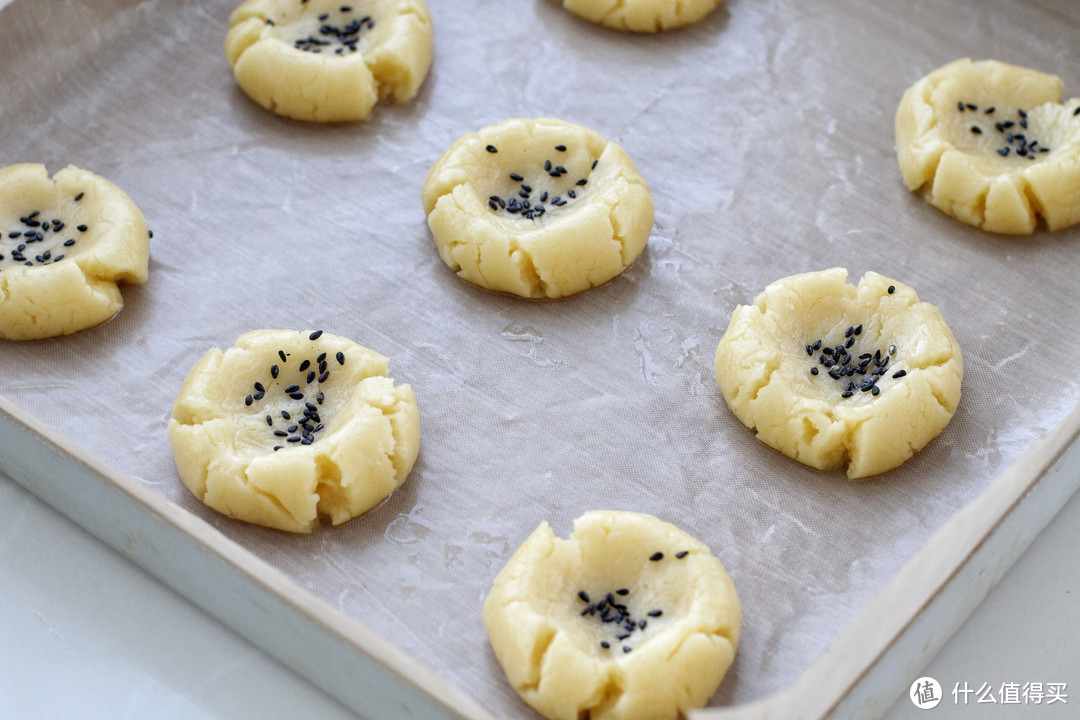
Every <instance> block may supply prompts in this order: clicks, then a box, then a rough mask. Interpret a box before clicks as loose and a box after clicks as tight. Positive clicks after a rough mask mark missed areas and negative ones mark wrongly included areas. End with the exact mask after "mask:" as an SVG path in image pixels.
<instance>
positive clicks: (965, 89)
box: [896, 59, 1080, 235]
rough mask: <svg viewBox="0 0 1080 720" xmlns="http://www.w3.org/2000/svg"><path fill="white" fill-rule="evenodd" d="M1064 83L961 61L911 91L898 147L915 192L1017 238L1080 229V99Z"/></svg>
mask: <svg viewBox="0 0 1080 720" xmlns="http://www.w3.org/2000/svg"><path fill="white" fill-rule="evenodd" d="M1061 97H1062V82H1061V78H1059V77H1057V76H1055V75H1048V74H1046V73H1041V72H1038V71H1035V70H1029V69H1027V68H1022V67H1017V66H1015V65H1007V64H1005V63H1001V62H996V61H993V60H983V61H981V62H972V61H971V60H968V59H964V60H957V61H955V62H952V63H949V64H948V65H946V66H944V67H942V68H939V69H937V70H935V71H934V72H932V73H930V74H929V75H927V76H926V77H925V78H923V79H922V80H920V81H919V82H917V83H915V84H914V85H913V86H911V88H909V89H908V90H907V92H905V93H904V97H903V99H902V100H901V101H900V107H899V109H898V110H897V112H896V149H897V155H898V158H899V161H900V172H901V174H902V175H903V178H904V182H905V183H906V184H907V186H908V188H909V189H910V190H912V191H914V192H917V193H919V194H920V195H922V196H923V197H924V198H925V199H926V201H927V202H929V203H930V204H931V205H933V206H934V207H936V208H938V209H939V210H941V211H942V212H945V213H947V214H949V215H952V216H953V217H955V218H956V219H957V220H959V221H960V222H963V223H966V224H968V225H972V226H974V227H977V228H982V229H983V230H986V231H988V232H994V233H1004V234H1011V235H1022V234H1028V233H1031V232H1033V231H1034V230H1035V228H1036V227H1037V225H1038V220H1039V218H1040V217H1041V218H1042V220H1043V222H1044V223H1045V225H1046V227H1047V228H1048V229H1050V230H1060V229H1062V228H1066V227H1069V226H1071V225H1075V224H1076V223H1077V222H1080V99H1076V98H1074V99H1072V100H1069V101H1068V102H1066V103H1064V104H1062V102H1061Z"/></svg>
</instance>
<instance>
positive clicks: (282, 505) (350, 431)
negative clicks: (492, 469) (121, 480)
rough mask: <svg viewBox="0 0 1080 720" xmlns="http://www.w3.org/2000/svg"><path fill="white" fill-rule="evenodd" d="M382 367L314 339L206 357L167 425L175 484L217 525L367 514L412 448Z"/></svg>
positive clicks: (274, 340)
mask: <svg viewBox="0 0 1080 720" xmlns="http://www.w3.org/2000/svg"><path fill="white" fill-rule="evenodd" d="M388 364H389V361H388V360H387V359H386V358H385V357H383V356H382V355H379V354H378V353H375V352H373V351H371V350H368V349H367V348H364V347H361V346H359V345H357V344H356V343H354V342H352V341H350V340H346V339H345V338H341V337H335V336H333V335H328V334H323V333H322V332H321V331H316V332H306V331H305V332H295V331H293V330H256V331H254V332H250V333H247V334H245V335H242V336H241V337H240V339H238V340H237V341H236V346H235V347H233V348H230V349H229V350H228V351H226V352H224V353H223V352H221V351H220V350H218V349H216V348H215V349H212V350H210V351H209V352H207V353H206V355H204V356H203V357H202V359H201V360H199V362H198V363H196V364H195V367H194V368H192V370H191V373H190V374H189V375H188V377H187V379H186V380H185V381H184V384H183V387H181V388H180V394H179V395H178V396H177V398H176V402H175V404H174V405H173V409H172V417H171V418H170V420H169V439H170V440H171V441H172V448H173V455H174V457H175V458H176V467H177V469H178V470H179V472H180V479H181V480H183V481H184V484H185V485H187V487H188V489H190V490H191V492H192V493H194V494H195V497H197V498H198V499H199V500H201V501H202V502H204V503H206V504H207V505H208V506H210V507H211V508H213V509H214V510H217V511H218V512H220V513H223V514H225V515H228V516H229V517H233V518H237V519H239V520H246V521H247V522H251V523H256V524H258V525H265V526H267V527H272V528H277V529H279V530H288V531H290V532H297V533H304V532H310V531H311V530H312V528H313V527H314V526H315V524H316V518H317V516H319V515H322V516H325V517H328V518H329V519H330V521H331V522H332V523H333V524H334V525H339V524H341V523H343V522H345V521H346V520H350V519H352V518H354V517H356V516H357V515H360V514H362V513H365V512H367V511H368V510H370V509H371V508H373V507H375V505H377V504H378V503H379V502H380V501H382V500H383V498H385V497H386V496H387V495H389V494H390V493H391V492H393V491H394V490H395V489H397V488H398V486H400V485H401V483H402V482H404V481H405V478H406V476H407V475H408V474H409V471H410V470H411V469H412V466H413V462H414V461H415V460H416V454H417V452H418V450H419V448H420V415H419V411H418V410H417V407H416V399H415V397H414V396H413V391H412V389H411V388H410V387H409V386H408V385H398V386H396V387H395V386H394V381H393V380H391V379H390V378H389V377H387V375H386V371H387V366H388Z"/></svg>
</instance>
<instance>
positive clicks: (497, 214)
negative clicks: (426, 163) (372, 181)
mask: <svg viewBox="0 0 1080 720" xmlns="http://www.w3.org/2000/svg"><path fill="white" fill-rule="evenodd" d="M423 201H424V211H425V212H426V213H427V214H428V225H429V227H430V228H431V234H432V236H433V237H434V239H435V245H436V246H437V247H438V249H439V256H440V257H442V259H443V262H445V263H446V264H447V265H449V266H450V268H451V269H452V270H454V272H456V273H457V274H458V275H459V276H460V277H462V278H464V279H465V280H468V281H469V282H471V283H473V284H475V285H479V286H480V287H482V288H487V289H488V290H495V291H498V292H507V293H513V294H514V295H520V296H522V297H527V298H544V297H546V298H559V297H565V296H567V295H573V294H575V293H579V292H582V291H584V290H588V289H589V288H593V287H596V286H598V285H603V284H604V283H606V282H607V281H608V280H611V279H612V278H613V277H615V276H616V275H618V274H619V273H621V272H622V271H623V270H625V269H626V268H628V267H630V265H631V264H632V263H633V262H634V260H636V259H637V257H638V255H640V254H641V251H642V250H643V249H644V248H645V243H646V242H647V241H648V239H649V233H650V232H651V231H652V224H653V203H652V195H651V194H650V193H649V186H648V184H647V183H646V182H645V179H644V178H643V177H641V173H639V172H638V170H637V168H636V167H634V163H633V162H631V161H630V158H629V157H627V155H626V153H625V152H624V151H623V149H622V148H621V147H619V146H618V145H616V144H615V143H612V142H608V141H606V140H604V138H603V137H601V136H600V135H599V134H598V133H596V132H593V131H592V130H589V129H588V128H584V127H581V126H580V125H571V124H570V123H566V122H563V121H561V120H551V119H540V120H507V121H505V122H502V123H499V124H498V125H491V126H489V127H486V128H484V129H482V130H480V131H479V132H476V133H469V134H468V135H465V136H464V137H462V138H460V139H459V140H457V141H456V142H455V143H454V144H453V145H451V146H450V149H449V150H447V151H446V153H444V154H443V156H442V157H441V158H439V160H438V162H436V163H435V165H434V166H432V168H431V170H430V171H429V172H428V176H427V179H426V180H425V181H424V187H423Z"/></svg>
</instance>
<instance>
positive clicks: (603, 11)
mask: <svg viewBox="0 0 1080 720" xmlns="http://www.w3.org/2000/svg"><path fill="white" fill-rule="evenodd" d="M555 2H557V3H561V4H562V6H563V7H564V8H566V9H567V10H569V11H570V12H572V13H574V14H575V15H577V16H579V17H582V18H585V19H586V20H588V21H590V22H594V23H597V24H598V25H603V26H605V27H609V28H613V29H615V30H625V31H628V32H639V33H654V32H660V31H661V30H674V29H676V28H681V27H685V26H687V25H692V24H694V23H696V22H697V21H699V20H701V19H702V18H704V17H705V16H706V15H708V14H709V13H711V12H712V11H713V10H715V9H716V7H717V6H718V5H719V4H720V0H682V2H672V0H555Z"/></svg>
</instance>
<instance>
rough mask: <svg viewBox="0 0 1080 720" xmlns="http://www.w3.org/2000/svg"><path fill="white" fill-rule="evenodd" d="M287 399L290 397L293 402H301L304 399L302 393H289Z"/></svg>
mask: <svg viewBox="0 0 1080 720" xmlns="http://www.w3.org/2000/svg"><path fill="white" fill-rule="evenodd" d="M289 397H291V398H292V399H293V400H303V399H304V393H302V392H292V393H289Z"/></svg>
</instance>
